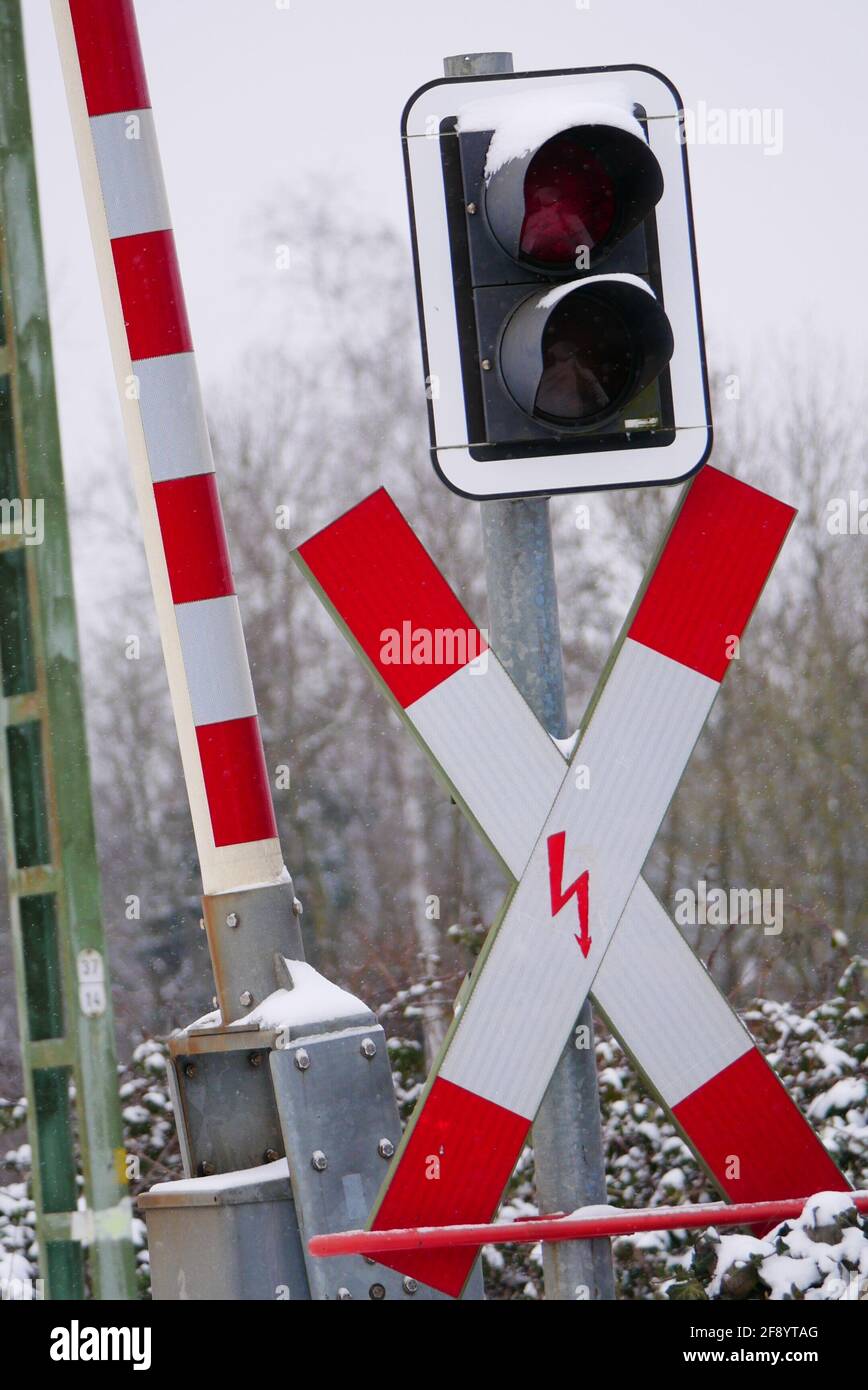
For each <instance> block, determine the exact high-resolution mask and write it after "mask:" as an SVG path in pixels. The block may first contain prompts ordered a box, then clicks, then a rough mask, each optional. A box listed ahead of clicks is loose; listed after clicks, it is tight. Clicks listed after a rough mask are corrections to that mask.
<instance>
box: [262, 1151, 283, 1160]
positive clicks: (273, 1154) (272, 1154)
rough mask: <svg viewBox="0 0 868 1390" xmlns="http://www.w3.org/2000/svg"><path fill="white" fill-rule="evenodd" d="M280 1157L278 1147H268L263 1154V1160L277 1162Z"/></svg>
mask: <svg viewBox="0 0 868 1390" xmlns="http://www.w3.org/2000/svg"><path fill="white" fill-rule="evenodd" d="M279 1158H280V1154H279V1153H278V1152H277V1149H266V1150H265V1153H264V1154H263V1155H262V1162H263V1163H276V1162H277V1160H278V1159H279Z"/></svg>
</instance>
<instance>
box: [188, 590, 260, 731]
mask: <svg viewBox="0 0 868 1390" xmlns="http://www.w3.org/2000/svg"><path fill="white" fill-rule="evenodd" d="M175 614H176V616H177V619H178V631H179V633H180V635H181V651H182V652H183V654H184V670H185V671H186V673H187V684H188V686H189V688H190V701H191V703H192V706H193V723H194V724H195V725H196V728H197V729H198V728H200V727H201V725H203V724H220V723H222V722H223V721H224V720H226V719H244V718H248V717H249V716H250V715H252V714H255V713H256V697H255V696H254V694H253V683H252V681H251V679H250V667H249V665H248V662H247V649H246V647H245V645H244V633H243V632H242V630H241V614H240V612H239V610H238V599H237V598H236V597H235V595H234V594H227V595H226V596H225V597H224V598H206V599H202V600H201V601H199V602H197V603H179V604H177V605H176V606H175Z"/></svg>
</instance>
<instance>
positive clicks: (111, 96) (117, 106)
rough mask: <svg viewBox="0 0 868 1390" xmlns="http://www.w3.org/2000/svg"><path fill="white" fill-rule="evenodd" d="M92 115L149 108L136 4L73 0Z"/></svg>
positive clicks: (71, 9) (72, 12) (71, 6)
mask: <svg viewBox="0 0 868 1390" xmlns="http://www.w3.org/2000/svg"><path fill="white" fill-rule="evenodd" d="M69 12H70V15H71V16H72V28H73V32H74V34H75V46H76V48H77V50H78V61H79V66H80V67H81V79H82V82H83V84H84V97H85V101H86V103H87V113H88V115H89V116H107V115H109V114H110V113H112V112H115V111H137V110H141V109H142V108H144V107H146V106H150V104H151V99H150V97H149V96H148V83H147V80H146V78H145V68H144V63H143V62H142V50H141V48H140V46H139V31H138V28H137V26H136V12H135V9H134V8H133V2H132V0H69Z"/></svg>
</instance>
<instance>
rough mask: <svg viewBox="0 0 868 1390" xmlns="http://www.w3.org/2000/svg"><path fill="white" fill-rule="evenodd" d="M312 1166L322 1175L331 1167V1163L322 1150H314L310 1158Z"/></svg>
mask: <svg viewBox="0 0 868 1390" xmlns="http://www.w3.org/2000/svg"><path fill="white" fill-rule="evenodd" d="M310 1166H311V1168H315V1169H316V1171H317V1172H318V1173H322V1172H323V1171H324V1170H325V1169H326V1168H327V1167H328V1166H329V1161H328V1159H327V1158H326V1156H325V1154H324V1153H323V1151H322V1149H314V1151H313V1153H312V1154H311V1156H310Z"/></svg>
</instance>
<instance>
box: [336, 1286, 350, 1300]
mask: <svg viewBox="0 0 868 1390" xmlns="http://www.w3.org/2000/svg"><path fill="white" fill-rule="evenodd" d="M348 1298H352V1294H351V1293H350V1291H349V1289H338V1302H339V1303H346V1301H347V1299H348Z"/></svg>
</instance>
